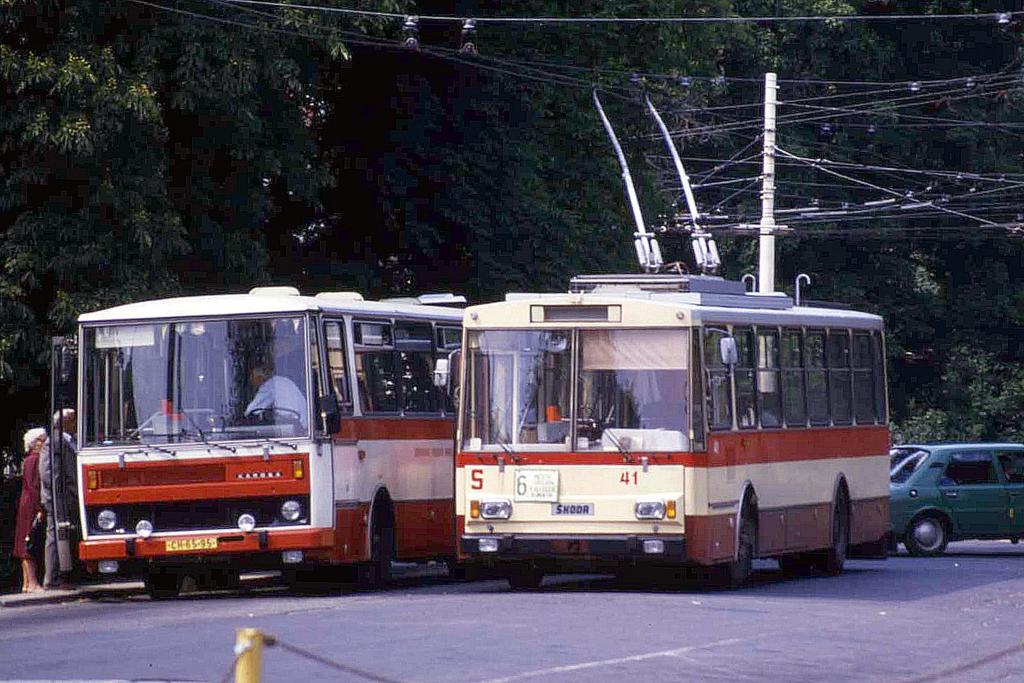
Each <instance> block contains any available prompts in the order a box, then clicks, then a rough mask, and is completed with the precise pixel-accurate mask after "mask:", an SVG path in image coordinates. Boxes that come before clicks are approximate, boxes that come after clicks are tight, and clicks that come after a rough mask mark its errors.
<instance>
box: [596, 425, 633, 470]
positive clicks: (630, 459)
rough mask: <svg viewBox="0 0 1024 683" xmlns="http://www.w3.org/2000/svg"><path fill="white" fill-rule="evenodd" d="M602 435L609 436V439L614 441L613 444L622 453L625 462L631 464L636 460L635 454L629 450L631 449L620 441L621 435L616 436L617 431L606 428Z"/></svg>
mask: <svg viewBox="0 0 1024 683" xmlns="http://www.w3.org/2000/svg"><path fill="white" fill-rule="evenodd" d="M602 436H607V437H608V440H609V441H611V442H612V445H613V446H615V447H616V448H618V449H619V453H622V459H623V460H624V461H625V462H628V463H630V464H632V463H633V462H634V461H633V454H632V453H630V452H629V449H627V448H626V447H625V446H623V445H622V442H621V441H619V437H617V436H615V432H613V431H612V430H611V429H610V428H609V429H606V430H604V434H602Z"/></svg>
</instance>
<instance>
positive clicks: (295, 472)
mask: <svg viewBox="0 0 1024 683" xmlns="http://www.w3.org/2000/svg"><path fill="white" fill-rule="evenodd" d="M305 476H306V470H305V467H304V465H303V462H302V461H301V460H292V478H294V479H302V478H303V477H305Z"/></svg>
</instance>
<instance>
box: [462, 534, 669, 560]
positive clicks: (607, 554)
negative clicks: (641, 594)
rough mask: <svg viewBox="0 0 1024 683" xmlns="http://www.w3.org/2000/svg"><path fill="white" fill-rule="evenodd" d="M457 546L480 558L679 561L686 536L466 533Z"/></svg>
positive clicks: (474, 558) (475, 558) (469, 554)
mask: <svg viewBox="0 0 1024 683" xmlns="http://www.w3.org/2000/svg"><path fill="white" fill-rule="evenodd" d="M460 550H461V551H462V553H463V554H464V555H467V556H470V557H471V558H472V559H473V560H474V561H479V562H484V563H488V562H505V561H515V562H522V561H524V560H526V561H543V560H559V561H563V560H564V561H572V560H579V561H590V562H591V563H593V564H603V563H607V564H615V563H620V562H623V561H626V562H643V561H649V562H652V563H658V564H682V563H683V562H685V560H686V539H685V538H684V537H682V536H663V535H662V536H659V535H653V534H652V535H628V536H546V535H533V534H529V535H526V534H501V535H498V534H481V535H466V536H463V537H462V538H461V539H460Z"/></svg>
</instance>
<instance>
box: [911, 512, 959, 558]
mask: <svg viewBox="0 0 1024 683" xmlns="http://www.w3.org/2000/svg"><path fill="white" fill-rule="evenodd" d="M947 529H948V528H947V527H946V522H945V521H944V520H943V519H941V518H939V517H938V516H937V515H928V514H926V515H921V516H920V517H917V518H916V519H914V521H912V522H911V523H910V525H909V526H908V527H907V533H906V535H905V536H904V537H903V544H904V545H905V546H907V552H909V553H910V554H911V555H916V556H917V557H934V556H935V555H941V554H942V553H944V552H946V545H947V544H948V543H949V532H948V530H947Z"/></svg>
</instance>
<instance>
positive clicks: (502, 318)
mask: <svg viewBox="0 0 1024 683" xmlns="http://www.w3.org/2000/svg"><path fill="white" fill-rule="evenodd" d="M601 307H605V309H606V310H607V311H608V314H607V315H603V314H601V313H600V310H599V309H600V308H601ZM549 311H550V312H549ZM595 311H596V312H595ZM609 323H611V324H612V325H615V326H619V327H644V326H648V325H649V326H679V325H683V326H686V325H702V324H704V323H719V324H746V325H750V324H753V325H757V324H761V325H791V326H812V327H817V326H820V327H849V328H857V329H871V330H880V329H882V327H883V324H882V323H883V321H882V318H881V316H878V315H874V314H871V313H862V312H859V311H852V310H848V309H844V308H828V307H823V306H794V305H793V301H792V299H790V298H789V297H788V296H785V295H783V294H778V295H770V296H766V295H758V294H739V295H735V294H717V293H714V294H708V293H698V292H650V291H614V290H612V289H600V290H597V291H593V292H574V293H566V294H510V295H508V297H507V299H506V300H505V301H503V302H498V303H492V304H482V305H478V306H470V307H468V308H467V309H466V319H465V325H466V327H469V328H502V327H505V328H524V327H534V326H537V325H538V324H539V325H541V326H545V327H559V326H567V325H571V326H574V327H577V326H579V327H608V326H609Z"/></svg>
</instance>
